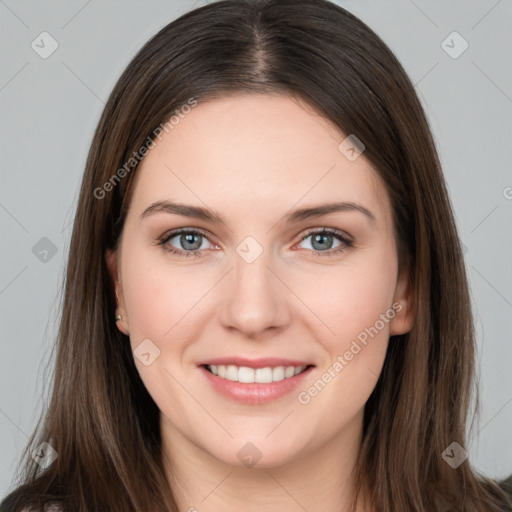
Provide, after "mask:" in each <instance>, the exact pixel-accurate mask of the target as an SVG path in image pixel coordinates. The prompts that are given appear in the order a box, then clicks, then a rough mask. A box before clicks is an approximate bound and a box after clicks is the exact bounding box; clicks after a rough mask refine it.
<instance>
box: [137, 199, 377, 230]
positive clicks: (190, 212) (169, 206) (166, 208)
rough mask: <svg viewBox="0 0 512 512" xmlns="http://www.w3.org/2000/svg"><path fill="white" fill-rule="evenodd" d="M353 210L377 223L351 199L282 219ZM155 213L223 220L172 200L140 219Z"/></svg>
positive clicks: (156, 204)
mask: <svg viewBox="0 0 512 512" xmlns="http://www.w3.org/2000/svg"><path fill="white" fill-rule="evenodd" d="M353 211H356V212H360V213H362V214H363V215H365V216H366V217H367V218H368V220H369V221H370V222H371V223H372V224H376V223H377V219H376V217H375V215H374V214H373V213H372V212H371V211H370V210H368V208H365V207H364V206H362V205H360V204H358V203H354V202H352V201H343V202H337V203H327V204H321V205H317V206H311V207H307V208H300V209H297V210H294V211H293V212H291V213H289V214H288V215H286V216H285V217H284V219H285V221H286V222H288V223H294V222H300V221H303V220H306V219H310V218H315V217H321V216H322V215H327V214H329V213H335V212H353ZM156 213H169V214H174V215H181V216H183V217H191V218H194V219H200V220H204V221H206V222H211V223H220V222H223V220H222V218H221V217H220V215H219V214H218V213H216V212H214V211H212V210H210V209H209V208H202V207H200V206H191V205H186V204H182V203H176V202H172V201H155V202H154V203H152V204H150V205H149V206H148V207H147V208H146V209H145V210H144V211H143V212H142V213H141V215H140V219H141V220H142V219H144V218H146V217H149V216H150V215H154V214H156Z"/></svg>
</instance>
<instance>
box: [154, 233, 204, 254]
mask: <svg viewBox="0 0 512 512" xmlns="http://www.w3.org/2000/svg"><path fill="white" fill-rule="evenodd" d="M174 238H176V239H177V240H178V244H179V245H181V247H182V248H183V249H180V248H179V247H178V248H176V247H174V246H173V245H170V244H169V243H168V242H170V241H171V240H173V239H174ZM206 240H208V238H207V237H206V235H204V234H203V233H201V232H200V231H197V230H193V229H179V230H177V231H173V232H172V233H169V234H168V235H164V236H163V238H161V239H160V240H159V242H158V243H159V245H162V246H163V247H164V249H165V250H166V251H169V252H172V253H174V254H176V255H178V256H183V257H188V256H200V253H199V250H200V249H207V248H208V247H205V246H204V244H203V242H204V241H206Z"/></svg>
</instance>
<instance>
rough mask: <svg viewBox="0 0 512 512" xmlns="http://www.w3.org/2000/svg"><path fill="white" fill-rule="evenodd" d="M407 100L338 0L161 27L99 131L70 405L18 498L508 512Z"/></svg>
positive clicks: (423, 126) (76, 270) (78, 264)
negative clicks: (477, 455)
mask: <svg viewBox="0 0 512 512" xmlns="http://www.w3.org/2000/svg"><path fill="white" fill-rule="evenodd" d="M473 351H474V334H473V325H472V318H471V310H470V301H469V295H468V288H467V281H466V275H465V269H464V263H463V258H462V252H461V246H460V242H459V240H458V237H457V232H456V228H455V223H454V220H453V213H452V210H451V206H450V202H449V198H448V194H447V190H446V186H445V183H444V179H443V176H442V171H441V167H440V163H439V160H438V156H437V153H436V149H435V146H434V143H433V140H432V136H431V133H430V131H429V128H428V123H427V120H426V118H425V115H424V112H423V110H422V108H421V105H420V103H419V101H418V99H417V97H416V94H415V91H414V88H413V86H412V84H411V82H410V80H409V79H408V77H407V76H406V74H405V72H404V70H403V69H402V67H401V65H400V64H399V63H398V61H397V60H396V58H395V57H394V56H393V54H392V53H391V52H390V50H389V49H388V48H387V47H386V45H385V44H384V43H383V42H382V41H381V40H380V39H379V38H378V37H377V36H376V35H375V34H374V33H373V32H372V31H371V30H370V29H369V28H368V27H367V26H366V25H364V24H363V23H362V22H361V21H359V20H358V19H357V18H355V17H354V16H353V15H351V14H350V13H348V12H347V11H345V10H343V9H341V8H339V7H337V6H335V5H334V4H331V3H329V2H326V1H324V0H305V1H301V2H300V5H299V3H298V2H296V1H295V0H262V1H257V0H256V1H251V0H228V1H223V2H219V3H216V4H212V5H209V6H206V7H204V8H201V9H197V10H195V11H193V12H190V13H188V14H186V15H184V16H182V17H181V18H179V19H178V20H176V21H174V22H173V23H171V24H169V25H168V26H166V27H164V28H163V29H162V30H161V31H160V32H159V33H158V34H157V35H156V36H154V37H153V38H152V39H151V40H150V41H149V42H148V43H147V44H146V45H145V46H144V47H143V48H142V49H141V50H140V52H139V53H138V54H137V56H136V57H135V58H134V59H133V61H132V62H131V63H130V64H129V66H128V68H127V69H126V71H125V72H124V73H123V75H122V76H121V78H120V80H119V81H118V83H117V85H116V86H115V88H114V90H113V92H112V94H111V96H110V98H109V101H108V103H107V105H106V107H105V110H104V113H103V116H102V118H101V120H100V123H99V126H98V128H97V131H96V134H95V137H94V140H93V143H92V147H91V150H90V153H89V158H88V161H87V165H86V171H85V175H84V179H83V183H82V188H81V193H80V199H79V204H78V209H77V214H76V218H75V223H74V227H73V235H72V241H71V247H70V254H69V265H68V269H67V279H66V286H65V297H64V305H63V313H62V321H61V326H60V332H59V337H58V354H57V361H56V368H55V381H54V388H53V396H52V399H51V403H50V406H49V408H48V411H47V413H46V417H45V419H44V422H43V423H42V428H41V429H40V431H38V432H36V433H34V435H33V436H32V438H31V444H30V445H29V447H27V451H26V454H25V455H26V459H27V460H26V474H25V478H24V481H22V482H20V486H19V487H18V488H17V489H16V490H14V491H13V492H12V493H11V494H10V495H9V496H8V497H6V498H5V499H4V502H3V503H2V507H1V508H2V511H7V512H11V511H20V510H44V506H46V505H50V504H51V505H52V506H53V507H54V509H55V510H66V511H74V510H76V511H99V510H108V511H119V512H121V511H123V512H127V511H131V510H133V511H149V510H151V511H177V510H188V511H194V510H198V511H200V512H202V511H210V510H227V511H230V510H239V509H240V508H241V507H244V509H246V510H250V511H256V510H258V511H259V510H267V511H270V510H287V511H292V510H293V511H295V510H319V509H321V510H323V511H339V510H346V511H348V510H353V511H357V512H359V511H363V510H365V511H381V510H382V511H409V510H417V511H425V512H427V511H428V512H430V511H447V510H461V511H462V510H464V511H475V512H476V511H482V512H483V511H498V510H509V509H510V506H511V505H510V504H511V499H510V497H508V496H507V494H506V493H505V491H504V490H503V489H504V488H505V484H503V488H500V486H499V485H498V484H497V483H495V482H493V481H492V480H490V479H488V478H485V477H483V476H481V475H479V474H477V472H476V471H475V470H474V469H473V468H472V467H471V465H470V463H469V461H468V460H467V453H466V451H465V449H464V447H465V445H466V436H465V424H466V419H467V416H468V414H469V412H470V410H469V409H470V408H469V402H470V397H471V391H472V384H473V369H474V368H473V365H474V360H473Z"/></svg>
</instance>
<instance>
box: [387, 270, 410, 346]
mask: <svg viewBox="0 0 512 512" xmlns="http://www.w3.org/2000/svg"><path fill="white" fill-rule="evenodd" d="M393 304H396V306H394V307H393V309H394V310H395V312H396V314H395V316H394V318H393V319H392V320H391V321H390V331H389V334H390V335H391V336H394V335H396V334H405V333H407V332H409V331H410V330H411V329H412V327H413V325H414V320H415V319H416V309H415V304H414V289H413V285H412V282H411V278H410V277H409V272H408V269H407V268H405V269H404V270H403V271H402V272H401V274H400V277H399V279H398V281H397V285H396V290H395V297H394V300H393Z"/></svg>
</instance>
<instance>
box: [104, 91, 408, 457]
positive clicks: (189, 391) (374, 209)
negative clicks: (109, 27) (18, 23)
mask: <svg viewBox="0 0 512 512" xmlns="http://www.w3.org/2000/svg"><path fill="white" fill-rule="evenodd" d="M186 110H187V111H188V109H186ZM346 135H348V134H346ZM346 135H343V134H340V133H339V131H337V130H336V129H335V127H334V126H333V125H331V124H330V123H329V122H328V121H326V120H325V119H324V118H323V117H321V116H319V115H318V114H316V113H315V112H314V111H313V110H312V109H311V108H308V107H307V106H306V105H305V104H303V103H302V102H300V103H299V102H298V101H296V100H293V99H291V98H290V97H287V96H278V95H275V96H268V95H259V94H251V95H239V96H231V97H225V98H222V99H216V100H212V101H209V102H206V103H202V104H199V105H197V106H195V107H193V108H192V109H191V111H190V113H188V114H186V115H185V114H182V115H181V117H180V118H179V123H177V124H175V125H174V128H173V129H172V130H170V132H169V133H168V134H166V133H165V132H164V133H163V136H162V140H161V141H159V140H158V139H156V144H155V146H154V147H153V148H152V149H151V150H150V151H149V152H148V153H147V155H146V156H145V158H144V160H143V161H142V163H141V166H140V167H139V169H138V170H137V176H136V181H135V183H134V191H133V196H132V200H131V204H130V208H129V211H128V214H127V218H126V223H125V225H124V230H123V234H122V240H121V245H120V254H119V255H118V257H119V259H118V262H117V263H116V260H115V258H114V257H113V256H114V255H113V254H112V253H108V257H107V260H108V263H109V268H110V270H111V272H112V276H116V280H117V281H118V285H117V292H118V299H119V313H120V314H121V315H122V317H123V319H122V321H120V322H118V326H119V327H120V329H122V330H123V331H125V332H127V333H129V336H130V342H131V346H132V349H133V350H134V358H135V363H136V366H137V369H138V371H139V373H140V376H141V378H142V380H143V382H144V384H145V386H146V387H147V389H148V391H149V393H150V394H151V396H152V397H153V399H154V401H155V402H156V404H157V405H158V407H159V408H160V410H161V413H162V416H161V425H162V428H163V430H164V432H165V434H164V435H165V436H166V437H167V439H168V440H169V442H170V443H171V444H172V443H175V444H176V445H177V446H179V445H180V444H183V443H185V444H188V445H189V446H192V447H194V450H196V451H197V449H199V450H200V451H201V452H202V453H203V454H207V455H208V456H210V457H214V458H215V459H216V460H218V461H223V462H225V463H228V464H232V465H239V466H240V465H242V464H245V465H246V466H250V465H252V464H254V463H255V462H257V463H258V465H259V466H267V467H273V466H278V465H281V464H284V463H287V462H290V461H293V460H294V459H296V458H298V457H299V456H303V455H305V454H307V453H313V452H314V451H315V450H318V449H320V448H321V447H325V446H328V445H331V446H332V443H335V442H336V440H341V439H348V438H352V439H355V438H356V437H357V436H358V435H359V431H360V428H361V425H362V414H363V408H364V405H365V402H366V401H367V399H368V397H369V395H370V394H371V392H372V390H373V389H374V386H375V384H376V382H377V379H378V376H379V373H380V371H381V368H382V364H383V361H384V358H385V354H386V349H387V345H388V339H389V336H390V335H393V334H400V333H404V332H407V331H408V330H409V329H410V328H411V324H412V314H411V290H410V287H409V286H408V283H407V281H406V279H405V274H403V275H401V276H399V275H398V267H397V253H396V247H395V240H394V237H393V225H392V211H391V206H390V203H389V199H388V196H387V194H386V191H385V187H384V185H383V183H382V182H381V180H380V178H379V177H378V175H377V173H376V172H375V171H374V170H373V169H372V167H371V166H370V164H369V162H368V161H367V160H366V158H365V155H364V152H363V153H362V154H361V155H360V156H359V157H357V153H358V150H360V149H362V148H361V147H360V146H359V147H357V146H356V147H355V148H354V149H355V151H352V150H351V149H350V141H346V142H345V143H344V145H342V149H340V148H339V146H340V143H342V142H343V141H344V139H345V138H346ZM356 135H357V134H356ZM362 142H363V143H364V141H362ZM342 203H343V204H342ZM155 204H158V205H160V207H158V206H154V205H155ZM162 204H164V206H162ZM165 205H167V206H165ZM327 205H337V206H336V207H332V208H331V207H329V208H326V206H327ZM323 208H326V211H321V209H323ZM182 229H185V230H187V231H190V232H189V233H185V234H183V233H179V230H182ZM174 251H175V252H174ZM206 365H207V366H206ZM290 367H292V369H290ZM301 371H302V373H300V372H301ZM212 372H213V373H212ZM214 373H217V375H214ZM221 375H224V377H222V376H221ZM292 375H293V376H292ZM251 380H256V381H257V382H252V383H251ZM237 381H238V382H237ZM350 435H352V437H350ZM347 436H348V437H347Z"/></svg>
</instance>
